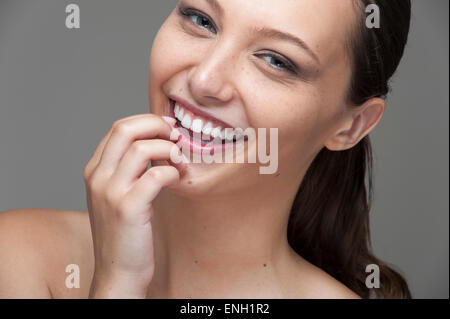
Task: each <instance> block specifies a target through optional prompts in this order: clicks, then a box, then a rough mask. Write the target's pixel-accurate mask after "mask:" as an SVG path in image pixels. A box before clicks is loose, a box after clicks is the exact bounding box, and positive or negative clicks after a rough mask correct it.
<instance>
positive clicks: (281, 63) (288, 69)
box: [259, 54, 296, 74]
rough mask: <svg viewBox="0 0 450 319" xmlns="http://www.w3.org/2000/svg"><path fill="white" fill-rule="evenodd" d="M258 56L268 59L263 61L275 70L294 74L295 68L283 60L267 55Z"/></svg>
mask: <svg viewBox="0 0 450 319" xmlns="http://www.w3.org/2000/svg"><path fill="white" fill-rule="evenodd" d="M259 56H262V57H266V58H268V59H265V60H267V61H268V62H269V64H271V65H273V66H275V67H276V68H277V69H281V70H282V71H286V72H290V73H293V74H296V71H295V67H293V66H292V65H290V64H289V63H288V62H284V61H283V60H281V59H280V58H278V57H277V56H274V55H269V54H260V55H259ZM271 62H272V63H271Z"/></svg>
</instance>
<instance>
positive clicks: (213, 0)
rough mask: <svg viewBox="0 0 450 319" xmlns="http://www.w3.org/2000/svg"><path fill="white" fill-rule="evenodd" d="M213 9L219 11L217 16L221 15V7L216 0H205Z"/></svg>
mask: <svg viewBox="0 0 450 319" xmlns="http://www.w3.org/2000/svg"><path fill="white" fill-rule="evenodd" d="M205 1H206V2H207V3H208V4H209V5H210V6H211V7H212V8H213V9H214V10H216V11H217V12H219V16H220V17H222V16H223V8H222V6H221V5H220V3H219V1H217V0H205Z"/></svg>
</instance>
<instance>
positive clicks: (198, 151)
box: [170, 127, 278, 175]
mask: <svg viewBox="0 0 450 319" xmlns="http://www.w3.org/2000/svg"><path fill="white" fill-rule="evenodd" d="M191 134H192V135H191ZM222 135H223V136H222ZM180 136H182V138H181V139H179V140H178V142H177V143H176V145H177V146H178V147H174V148H173V149H172V150H171V153H170V160H171V161H172V162H174V163H175V164H179V163H197V164H199V163H204V164H212V163H244V162H245V161H247V163H257V162H258V163H260V164H264V165H266V164H267V166H260V167H259V172H260V174H263V175H265V174H274V173H276V172H277V170H278V128H270V129H269V140H267V129H266V128H258V129H257V130H256V129H254V128H247V129H245V130H243V129H240V128H234V129H232V128H226V129H224V131H223V132H221V133H218V135H216V136H215V137H214V138H213V137H212V136H211V135H206V134H204V133H196V132H192V131H191V130H188V129H186V128H183V127H177V128H175V129H174V130H173V131H172V134H171V137H170V138H171V139H172V140H174V139H178V138H179V137H180ZM257 137H258V138H257ZM189 139H191V140H192V141H194V143H196V144H197V145H192V144H191V143H189V142H187V141H188V140H189ZM200 145H202V146H200ZM246 145H247V146H248V147H245V146H246ZM180 150H181V152H180ZM245 155H247V157H246V156H245Z"/></svg>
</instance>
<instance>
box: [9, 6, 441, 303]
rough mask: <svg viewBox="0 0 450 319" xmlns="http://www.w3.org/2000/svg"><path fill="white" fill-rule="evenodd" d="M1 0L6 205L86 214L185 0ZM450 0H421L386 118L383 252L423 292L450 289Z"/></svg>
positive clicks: (378, 146) (378, 162) (377, 221)
mask: <svg viewBox="0 0 450 319" xmlns="http://www.w3.org/2000/svg"><path fill="white" fill-rule="evenodd" d="M73 2H74V3H77V4H79V6H80V9H81V29H79V30H68V29H66V27H65V18H66V13H65V7H66V5H67V4H69V3H71V2H70V1H61V0H19V1H18V0H0V148H1V150H0V211H5V210H10V209H18V208H29V207H30V208H31V207H32V208H54V209H63V210H84V211H85V210H87V209H86V204H85V197H84V196H85V194H84V184H83V177H82V175H83V169H84V166H85V164H86V163H87V161H88V160H89V158H90V156H91V155H92V153H93V151H94V149H95V147H96V145H97V144H98V142H99V141H100V139H101V138H102V137H103V136H104V135H105V133H106V132H107V130H108V128H109V126H110V125H111V124H112V123H113V122H114V121H115V120H117V119H119V118H123V117H125V116H128V115H132V114H138V113H146V112H148V98H147V94H148V92H147V91H148V88H147V83H148V65H149V57H150V49H151V45H152V40H153V38H154V36H155V34H156V32H157V30H158V29H159V27H160V26H161V24H162V23H163V21H164V20H165V19H166V17H167V16H168V14H169V13H170V11H171V10H172V9H173V8H174V6H175V5H176V3H177V1H176V0H164V1H162V0H161V1H148V0H142V1H136V0H135V1H123V0H120V1H119V0H114V1H112V0H97V1H92V0H90V1H88V0H77V1H73ZM448 6H449V2H448V1H447V0H432V1H425V0H413V20H412V30H411V34H410V41H409V44H408V48H407V50H406V54H405V56H404V59H403V61H402V64H401V65H400V68H399V70H398V73H397V74H396V76H395V78H394V81H393V92H392V95H391V96H390V97H389V100H388V108H387V111H386V113H385V116H384V117H383V119H382V121H381V122H380V124H379V126H378V127H377V128H376V129H375V131H374V132H373V133H372V134H371V136H372V140H373V142H374V143H373V144H374V152H375V203H374V207H373V211H372V213H371V214H372V215H371V216H372V217H371V231H372V241H373V247H374V250H375V253H376V254H377V255H378V256H379V257H380V258H381V259H384V260H386V261H388V262H390V263H392V264H394V265H396V269H399V270H400V272H401V273H402V274H403V275H404V276H405V277H406V279H407V281H408V282H409V285H410V288H411V290H412V293H413V297H415V298H448V297H449V293H448V292H449V278H448V274H449V263H448V261H449V258H448V252H449V246H448V244H449V232H448V227H449V219H448V216H449V195H448V194H449V171H448V168H449V148H448V146H449V140H448V138H449V122H448V121H449V94H448V92H449V91H448V85H449V78H448V67H449V65H448V61H449V60H448V56H449V48H448V37H449V34H448V33H449V32H448V23H449V22H448V21H449V17H448V12H449V8H448Z"/></svg>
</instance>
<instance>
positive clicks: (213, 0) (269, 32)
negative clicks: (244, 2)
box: [205, 0, 320, 65]
mask: <svg viewBox="0 0 450 319" xmlns="http://www.w3.org/2000/svg"><path fill="white" fill-rule="evenodd" d="M205 1H206V3H208V4H209V5H210V6H211V7H212V8H213V10H215V11H217V12H218V13H219V16H221V17H222V16H223V13H224V10H223V8H222V6H221V5H220V3H219V1H218V0H205ZM250 33H253V34H259V35H262V36H264V37H267V38H276V39H280V40H285V41H289V42H291V43H293V44H294V45H296V46H298V47H300V48H301V49H302V50H305V51H306V52H308V53H309V55H310V56H311V57H312V58H313V59H314V60H315V61H316V62H317V63H318V64H319V65H320V60H319V57H318V56H317V54H316V53H314V51H313V50H311V48H310V47H309V46H308V45H307V44H306V42H305V41H303V40H302V39H300V38H299V37H296V36H295V35H292V34H289V33H287V32H282V31H280V30H276V29H271V28H267V27H264V28H253V29H252V30H251V31H250Z"/></svg>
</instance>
